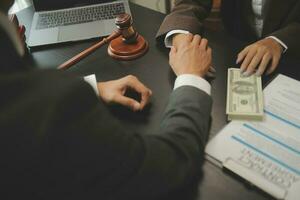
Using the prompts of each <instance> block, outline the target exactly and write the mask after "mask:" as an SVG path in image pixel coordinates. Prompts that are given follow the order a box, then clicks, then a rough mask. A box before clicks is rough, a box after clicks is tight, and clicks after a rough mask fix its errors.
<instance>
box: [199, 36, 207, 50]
mask: <svg viewBox="0 0 300 200" xmlns="http://www.w3.org/2000/svg"><path fill="white" fill-rule="evenodd" d="M207 44H208V41H207V39H205V38H203V39H202V40H201V43H200V49H203V50H205V49H207Z"/></svg>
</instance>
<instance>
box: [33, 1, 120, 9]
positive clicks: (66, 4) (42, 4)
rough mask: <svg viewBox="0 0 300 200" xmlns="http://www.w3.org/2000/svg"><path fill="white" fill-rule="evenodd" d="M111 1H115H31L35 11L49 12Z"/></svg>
mask: <svg viewBox="0 0 300 200" xmlns="http://www.w3.org/2000/svg"><path fill="white" fill-rule="evenodd" d="M113 1H115V0H33V4H34V8H35V10H36V11H43V10H45V11H50V10H58V9H64V8H72V7H78V6H85V5H92V4H99V3H106V2H113Z"/></svg>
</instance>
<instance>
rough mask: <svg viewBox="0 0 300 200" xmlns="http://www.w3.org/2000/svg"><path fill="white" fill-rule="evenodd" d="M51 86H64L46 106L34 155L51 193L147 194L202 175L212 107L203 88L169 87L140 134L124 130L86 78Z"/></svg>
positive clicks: (132, 196)
mask: <svg viewBox="0 0 300 200" xmlns="http://www.w3.org/2000/svg"><path fill="white" fill-rule="evenodd" d="M63 82H65V80H63ZM71 82H72V81H71ZM57 83H59V84H60V85H64V86H65V88H66V89H61V88H58V89H57V90H56V91H55V92H56V93H58V92H60V90H62V91H61V93H62V95H61V97H60V98H58V99H57V98H56V101H55V103H52V104H51V107H52V109H51V108H47V109H48V110H54V109H55V112H53V111H51V112H50V114H49V116H48V120H47V123H44V124H43V130H46V131H47V133H45V134H44V135H45V140H46V141H47V142H46V144H45V145H43V149H48V150H47V152H48V154H49V155H48V156H42V158H40V163H45V165H44V167H42V168H41V169H42V171H46V172H47V173H46V174H45V173H42V172H41V174H44V176H43V177H42V178H43V182H49V183H54V182H55V183H56V185H55V188H53V187H50V188H49V190H51V195H53V197H55V195H58V194H59V195H62V194H63V195H64V196H66V197H81V195H82V198H83V197H85V198H96V197H98V198H100V199H131V200H135V199H153V198H157V197H161V196H164V195H167V194H170V193H171V192H172V191H176V190H177V189H180V188H182V187H183V186H185V185H186V184H188V183H190V182H191V181H194V180H195V179H196V178H197V177H198V175H200V174H201V165H202V162H203V152H204V146H205V143H206V138H207V135H208V129H209V127H208V126H209V118H210V113H211V106H212V100H211V97H210V96H209V95H207V94H206V93H205V92H203V91H201V90H199V89H197V88H194V87H190V86H182V87H180V88H178V89H176V90H175V91H173V93H172V94H171V97H170V100H169V104H168V106H167V108H166V111H165V114H164V116H163V119H162V123H161V126H160V127H158V131H157V132H155V133H153V134H141V133H136V132H134V131H130V130H126V129H124V128H123V127H122V126H121V125H120V123H119V122H118V121H117V120H116V119H115V118H114V117H113V116H112V114H111V113H110V112H109V110H108V109H107V107H106V106H104V105H103V104H102V103H101V101H100V102H99V99H98V98H97V97H96V96H95V94H94V91H93V90H92V88H91V87H90V86H89V85H88V84H87V83H84V82H83V81H75V82H74V81H73V83H68V84H63V83H61V82H59V81H57ZM56 96H59V95H56ZM58 180H59V181H58ZM37 182H41V181H37ZM61 188H63V189H62V190H61ZM38 190H39V188H38ZM40 190H42V189H40ZM45 194H47V195H48V197H49V193H45ZM51 195H50V196H51Z"/></svg>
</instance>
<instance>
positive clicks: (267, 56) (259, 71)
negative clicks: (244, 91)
mask: <svg viewBox="0 0 300 200" xmlns="http://www.w3.org/2000/svg"><path fill="white" fill-rule="evenodd" d="M270 60H271V55H270V54H269V53H267V54H265V55H264V56H263V58H262V60H261V62H260V65H259V67H258V69H257V71H256V75H257V76H261V75H262V74H263V73H264V71H265V70H266V68H267V66H268V64H269V62H270Z"/></svg>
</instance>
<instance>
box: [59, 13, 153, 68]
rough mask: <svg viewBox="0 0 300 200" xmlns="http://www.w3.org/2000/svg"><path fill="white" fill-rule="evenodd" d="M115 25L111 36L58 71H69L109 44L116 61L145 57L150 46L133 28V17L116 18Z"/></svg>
mask: <svg viewBox="0 0 300 200" xmlns="http://www.w3.org/2000/svg"><path fill="white" fill-rule="evenodd" d="M115 24H116V26H117V30H116V31H114V32H113V33H112V34H111V35H110V36H108V37H106V38H104V39H103V40H102V41H100V42H98V43H96V44H94V45H93V46H91V47H89V48H88V49H86V50H84V51H82V52H81V53H79V54H77V55H76V56H74V57H73V58H71V59H70V60H68V61H66V62H64V63H63V64H61V65H60V66H59V67H58V69H68V68H69V67H71V66H73V65H75V64H76V63H78V62H79V61H80V60H82V59H83V58H85V57H87V56H88V55H90V54H91V53H93V52H94V51H95V50H97V49H98V48H100V47H102V46H103V45H105V44H107V43H109V42H110V45H109V47H108V54H109V55H110V56H111V57H113V58H115V59H118V60H133V59H136V58H139V57H141V56H143V55H144V54H145V53H146V52H147V50H148V49H149V45H148V42H147V41H146V40H145V39H144V38H143V37H142V36H141V35H139V34H138V33H137V32H136V31H135V29H134V28H133V26H132V24H133V20H132V17H131V16H130V15H129V14H121V15H119V16H118V17H117V18H116V21H115Z"/></svg>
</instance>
